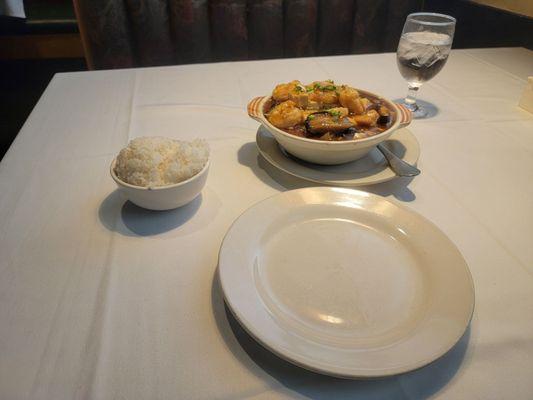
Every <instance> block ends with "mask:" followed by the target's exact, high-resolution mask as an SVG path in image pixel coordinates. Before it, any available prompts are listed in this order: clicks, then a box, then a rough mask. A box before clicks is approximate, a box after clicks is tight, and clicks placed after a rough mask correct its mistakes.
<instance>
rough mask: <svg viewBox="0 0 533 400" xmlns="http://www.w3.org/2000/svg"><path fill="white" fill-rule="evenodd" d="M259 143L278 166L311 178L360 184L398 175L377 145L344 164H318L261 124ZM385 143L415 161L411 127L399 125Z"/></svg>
mask: <svg viewBox="0 0 533 400" xmlns="http://www.w3.org/2000/svg"><path fill="white" fill-rule="evenodd" d="M256 143H257V147H258V149H259V152H260V153H261V155H262V156H263V157H264V158H265V159H266V160H267V161H268V162H269V163H270V164H272V165H273V166H274V167H275V168H278V169H280V170H282V171H284V172H286V173H288V174H290V175H293V176H295V177H297V178H300V179H303V180H306V181H309V182H314V183H320V184H324V185H331V186H344V187H357V186H364V185H374V184H377V183H382V182H386V181H390V180H391V179H394V178H396V174H395V173H394V172H393V171H392V170H391V169H390V168H389V165H388V164H387V161H386V160H385V158H384V157H383V155H382V154H381V152H380V151H379V150H378V149H376V148H374V149H373V150H372V151H371V152H370V153H369V154H368V155H367V156H366V157H364V158H362V159H360V160H357V161H353V162H350V163H346V164H341V165H319V164H312V163H309V162H306V161H303V160H300V159H298V158H296V157H294V156H292V155H290V154H289V153H287V152H286V151H285V150H284V149H283V148H282V147H281V146H280V145H279V144H278V142H277V141H276V139H274V137H273V136H272V134H271V133H270V132H269V131H268V130H267V129H265V128H264V127H263V126H262V125H261V126H260V127H259V129H258V130H257V135H256ZM382 145H383V146H385V147H387V148H388V149H389V150H390V151H392V152H393V153H395V154H396V155H397V156H398V157H400V158H402V159H403V160H404V161H406V162H408V163H409V164H412V165H416V162H417V161H418V157H419V155H420V146H419V145H418V141H417V140H416V138H415V137H414V135H413V134H412V133H411V132H410V131H409V130H408V129H406V128H403V129H398V130H397V131H395V132H394V133H393V134H392V135H391V136H390V138H389V139H388V140H386V141H384V142H383V143H382Z"/></svg>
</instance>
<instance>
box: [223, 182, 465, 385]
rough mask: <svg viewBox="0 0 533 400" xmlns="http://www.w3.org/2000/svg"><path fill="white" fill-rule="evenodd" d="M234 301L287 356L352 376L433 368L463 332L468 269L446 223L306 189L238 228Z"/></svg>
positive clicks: (347, 194)
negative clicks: (448, 234) (447, 232)
mask: <svg viewBox="0 0 533 400" xmlns="http://www.w3.org/2000/svg"><path fill="white" fill-rule="evenodd" d="M219 275H220V282H221V286H222V291H223V294H224V298H225V301H226V303H227V305H228V306H229V308H230V309H231V310H232V312H233V314H234V315H235V317H236V318H237V320H238V321H239V322H240V323H241V324H242V326H243V327H244V328H245V329H246V330H247V331H248V332H249V333H250V334H251V335H252V336H253V337H255V338H256V339H257V340H258V341H259V342H260V343H261V344H263V345H264V346H265V347H266V348H268V349H270V350H271V351H273V352H274V353H276V354H277V355H279V356H280V357H282V358H284V359H286V360H288V361H290V362H293V363H294V364H297V365H299V366H302V367H304V368H307V369H310V370H313V371H317V372H320V373H324V374H328V375H333V376H340V377H346V378H370V377H381V376H388V375H394V374H398V373H403V372H407V371H410V370H413V369H416V368H419V367H422V366H424V365H426V364H428V363H430V362H432V361H433V360H435V359H437V358H438V357H440V356H442V355H443V354H444V353H446V352H447V351H448V350H449V349H450V348H451V347H452V346H453V345H454V344H455V343H456V342H457V341H458V340H459V339H460V337H461V336H462V335H463V333H464V331H465V329H466V327H467V326H468V323H469V321H470V318H471V316H472V312H473V308H474V289H473V284H472V278H471V275H470V272H469V270H468V267H467V265H466V263H465V261H464V259H463V257H462V256H461V254H460V252H459V251H458V250H457V248H456V247H455V246H454V244H453V243H452V242H451V241H450V240H449V239H448V238H447V237H446V235H445V234H444V233H443V232H441V231H440V230H439V229H438V228H437V227H436V226H435V225H433V224H432V223H431V222H429V221H428V220H427V219H425V218H423V217H422V216H420V215H419V214H417V213H415V212H413V211H411V210H410V209H409V208H407V207H404V206H402V205H399V204H397V203H393V202H390V201H388V200H386V199H384V198H382V197H380V196H376V195H373V194H369V193H366V192H361V191H356V190H352V189H345V188H306V189H299V190H292V191H288V192H284V193H280V194H278V195H275V196H273V197H271V198H269V199H266V200H264V201H262V202H260V203H258V204H256V205H254V206H252V207H251V208H249V209H248V210H247V211H245V212H244V213H243V214H242V215H241V216H240V217H239V218H237V220H236V221H235V222H234V223H233V225H232V226H231V228H230V229H229V231H228V233H227V234H226V237H225V238H224V241H223V243H222V247H221V249H220V255H219Z"/></svg>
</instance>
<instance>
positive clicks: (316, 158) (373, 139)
mask: <svg viewBox="0 0 533 400" xmlns="http://www.w3.org/2000/svg"><path fill="white" fill-rule="evenodd" d="M357 91H358V92H359V93H361V94H362V95H363V96H365V97H370V98H374V99H379V100H381V101H382V102H384V103H385V104H386V105H387V107H388V108H389V109H391V110H393V122H392V124H391V126H390V127H389V128H388V129H387V130H385V131H383V132H381V133H378V134H377V135H374V136H370V137H367V138H364V139H355V140H345V141H338V142H335V141H331V142H330V141H325V140H317V139H308V138H302V137H298V136H295V135H291V134H290V133H287V132H285V131H282V130H281V129H278V128H276V127H275V126H274V125H272V124H271V123H270V122H269V121H268V119H267V118H266V116H265V114H264V107H265V104H267V103H268V102H269V100H270V96H264V97H256V98H255V99H252V100H251V101H250V102H249V103H248V115H249V116H250V117H251V118H253V119H255V120H256V121H258V122H260V123H262V124H263V126H264V127H265V128H266V129H267V130H268V131H269V132H270V133H271V134H272V135H273V136H274V138H275V139H276V141H277V142H278V143H279V144H280V145H281V146H282V147H283V148H284V149H285V150H287V151H288V152H289V153H291V154H292V155H294V156H296V157H298V158H300V159H302V160H305V161H309V162H312V163H316V164H324V165H336V164H343V163H346V162H350V161H355V160H358V159H360V158H362V157H364V156H366V155H367V154H368V152H370V150H372V149H373V148H374V147H376V146H377V145H378V144H379V143H380V142H382V141H384V140H386V139H387V138H388V137H389V136H390V135H391V134H392V133H393V132H394V131H395V130H396V129H398V128H402V127H404V126H407V125H409V124H410V123H411V112H410V111H409V110H408V109H407V108H406V107H405V106H403V105H401V104H397V103H393V102H392V101H390V100H388V99H386V98H384V97H382V96H379V95H377V94H374V93H372V92H368V91H365V90H360V89H357Z"/></svg>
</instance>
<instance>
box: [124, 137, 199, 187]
mask: <svg viewBox="0 0 533 400" xmlns="http://www.w3.org/2000/svg"><path fill="white" fill-rule="evenodd" d="M208 159H209V146H208V144H207V142H206V141H205V140H202V139H195V140H193V141H192V142H185V141H181V140H173V139H168V138H165V137H140V138H137V139H133V140H132V141H130V143H129V144H128V147H126V148H124V149H122V150H121V151H120V153H119V155H118V157H117V162H116V165H115V174H116V175H117V176H118V177H119V178H120V179H121V180H122V181H124V182H127V183H129V184H132V185H136V186H143V187H154V186H165V185H172V184H175V183H179V182H183V181H185V180H187V179H189V178H191V177H193V176H194V175H196V174H197V173H198V172H200V171H201V170H202V169H203V168H204V166H205V164H206V163H207V160H208Z"/></svg>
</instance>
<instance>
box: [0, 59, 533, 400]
mask: <svg viewBox="0 0 533 400" xmlns="http://www.w3.org/2000/svg"><path fill="white" fill-rule="evenodd" d="M532 72H533V52H531V51H528V50H525V49H491V50H459V51H453V52H452V54H451V56H450V60H449V62H448V64H447V65H446V66H445V68H444V70H443V71H442V72H441V73H440V74H439V75H438V76H437V77H436V78H435V79H434V80H433V81H431V82H430V83H428V84H427V85H424V87H423V88H422V90H421V93H420V97H421V99H422V100H424V101H426V102H429V103H432V104H433V105H434V107H435V108H434V111H433V114H434V116H433V117H432V118H430V119H427V120H424V121H415V122H414V123H413V124H412V126H411V128H410V129H411V130H412V132H413V133H414V134H415V135H416V137H417V138H418V140H419V142H420V146H421V157H420V162H419V167H420V169H421V170H422V171H423V172H422V174H421V175H420V176H418V177H416V178H414V179H412V180H408V179H407V180H406V179H396V180H394V181H392V182H389V183H386V184H381V185H377V186H371V187H366V188H364V190H368V191H370V192H373V193H377V194H379V195H382V196H386V197H389V198H395V199H396V200H397V201H400V202H404V203H405V204H407V205H408V206H410V207H412V208H413V209H414V210H416V211H418V212H419V213H421V214H422V215H424V216H425V217H427V218H429V219H430V220H432V221H433V222H435V223H436V224H437V225H438V226H439V227H440V228H441V229H442V230H443V231H444V232H445V233H446V234H447V235H449V237H450V238H451V239H452V240H453V242H455V244H456V245H457V246H458V247H459V249H460V250H461V252H462V253H463V255H464V257H465V259H466V260H467V262H468V264H469V266H470V270H471V272H472V275H473V278H474V283H475V287H476V309H475V314H474V318H473V320H472V323H471V326H470V328H469V329H468V331H467V333H466V334H465V336H464V337H463V339H462V340H461V341H460V342H459V343H458V345H457V346H456V347H454V349H453V350H452V351H450V352H449V353H448V354H447V355H445V356H444V357H443V358H441V359H440V360H438V361H436V362H435V363H433V364H431V365H430V366H428V367H426V368H423V369H421V370H418V371H415V372H412V373H409V374H406V375H403V376H399V377H394V378H388V379H383V380H376V381H348V380H339V379H333V378H329V377H324V376H320V375H317V374H314V373H310V372H307V371H304V370H302V369H300V368H297V367H294V366H292V365H290V364H288V363H286V362H284V361H282V360H280V359H278V358H276V357H275V356H273V355H272V354H270V353H269V352H268V351H266V350H264V349H262V348H261V347H260V346H259V345H257V344H256V343H255V342H254V341H253V339H251V338H250V337H249V336H247V335H246V334H245V333H244V332H243V331H242V329H241V328H239V326H238V325H237V324H236V323H235V321H234V320H232V319H231V318H230V317H228V316H227V314H226V311H225V309H224V305H223V301H222V299H221V294H220V290H219V288H218V284H217V281H216V279H215V278H214V277H215V271H216V267H217V253H218V249H219V246H220V243H221V240H222V238H223V235H224V233H225V232H226V230H227V229H228V227H229V225H230V224H231V223H232V221H233V220H234V219H235V218H236V217H237V216H238V215H239V214H240V213H241V212H242V211H243V210H245V209H246V208H248V207H250V206H251V205H252V204H254V203H255V202H257V201H259V200H262V199H264V198H265V197H267V196H271V195H273V194H275V193H278V192H280V191H282V190H286V189H291V188H296V187H301V186H305V183H303V182H301V181H297V180H295V179H294V178H290V177H288V176H286V175H282V174H280V173H277V172H276V171H275V170H273V169H272V168H269V167H268V165H266V164H265V163H264V162H262V161H261V159H259V158H258V153H257V150H256V147H255V144H254V139H255V132H256V129H257V126H258V124H257V123H256V122H254V121H253V120H251V119H249V118H248V117H247V115H246V112H245V105H246V103H247V101H248V100H249V99H250V98H252V97H254V96H257V95H262V94H266V93H268V92H269V91H270V90H271V89H272V87H273V85H274V84H275V83H277V82H281V81H288V80H291V79H296V78H297V79H300V80H302V81H310V80H316V79H324V78H332V79H335V80H337V81H339V82H348V83H351V84H353V85H355V86H358V87H364V88H368V89H369V90H372V91H375V92H378V93H382V94H383V95H385V96H387V97H390V98H393V99H394V98H400V97H402V96H403V95H404V94H405V91H406V84H405V82H404V81H403V79H402V78H401V77H400V75H399V73H398V72H397V67H396V61H395V56H394V54H377V55H363V56H342V57H325V58H308V59H293V60H275V61H253V62H240V63H218V64H210V65H190V66H177V67H165V68H149V69H137V70H122V71H100V72H81V73H65V74H58V75H56V76H55V77H54V79H53V80H52V82H51V83H50V85H49V86H48V88H47V89H46V91H45V93H44V95H43V96H42V98H41V99H40V101H39V103H38V104H37V106H36V107H35V109H34V111H33V112H32V114H31V115H30V117H29V118H28V120H27V122H26V124H25V125H24V127H23V128H22V130H21V132H20V134H19V135H18V137H17V139H16V140H15V142H14V144H13V145H12V147H11V149H10V150H9V152H8V153H7V154H6V156H5V157H4V159H3V160H2V162H1V164H0V398H2V399H27V398H31V399H55V400H57V399H272V398H280V399H289V398H290V399H294V398H298V399H307V398H311V399H341V398H342V399H346V398H350V399H423V398H428V397H431V398H437V399H483V400H488V399H515V400H518V399H531V398H533V379H532V378H533V185H532V184H531V182H532V181H533V115H532V114H529V113H528V112H526V111H524V110H522V109H520V108H518V107H517V103H518V100H519V98H520V95H521V92H522V90H523V88H524V87H525V84H526V75H527V74H531V73H532ZM138 135H168V136H173V137H179V138H192V137H197V136H198V137H204V138H206V139H207V140H208V141H209V143H210V146H211V149H212V168H211V171H210V175H209V178H208V183H207V186H206V188H205V190H204V191H203V193H202V196H201V198H198V199H197V200H195V201H194V202H193V203H191V204H190V205H188V206H186V207H184V208H182V209H178V210H175V211H170V212H163V213H153V212H147V211H143V210H141V209H139V208H136V207H135V206H132V205H131V204H130V203H124V200H123V199H122V198H121V197H120V196H119V195H118V194H117V192H116V190H115V185H114V183H113V181H112V180H111V178H110V177H109V173H108V168H109V163H110V162H111V160H112V158H113V156H114V155H115V154H116V153H117V152H118V151H119V150H120V148H122V147H123V146H124V145H125V144H126V143H127V141H128V139H129V138H131V137H134V136H138Z"/></svg>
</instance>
